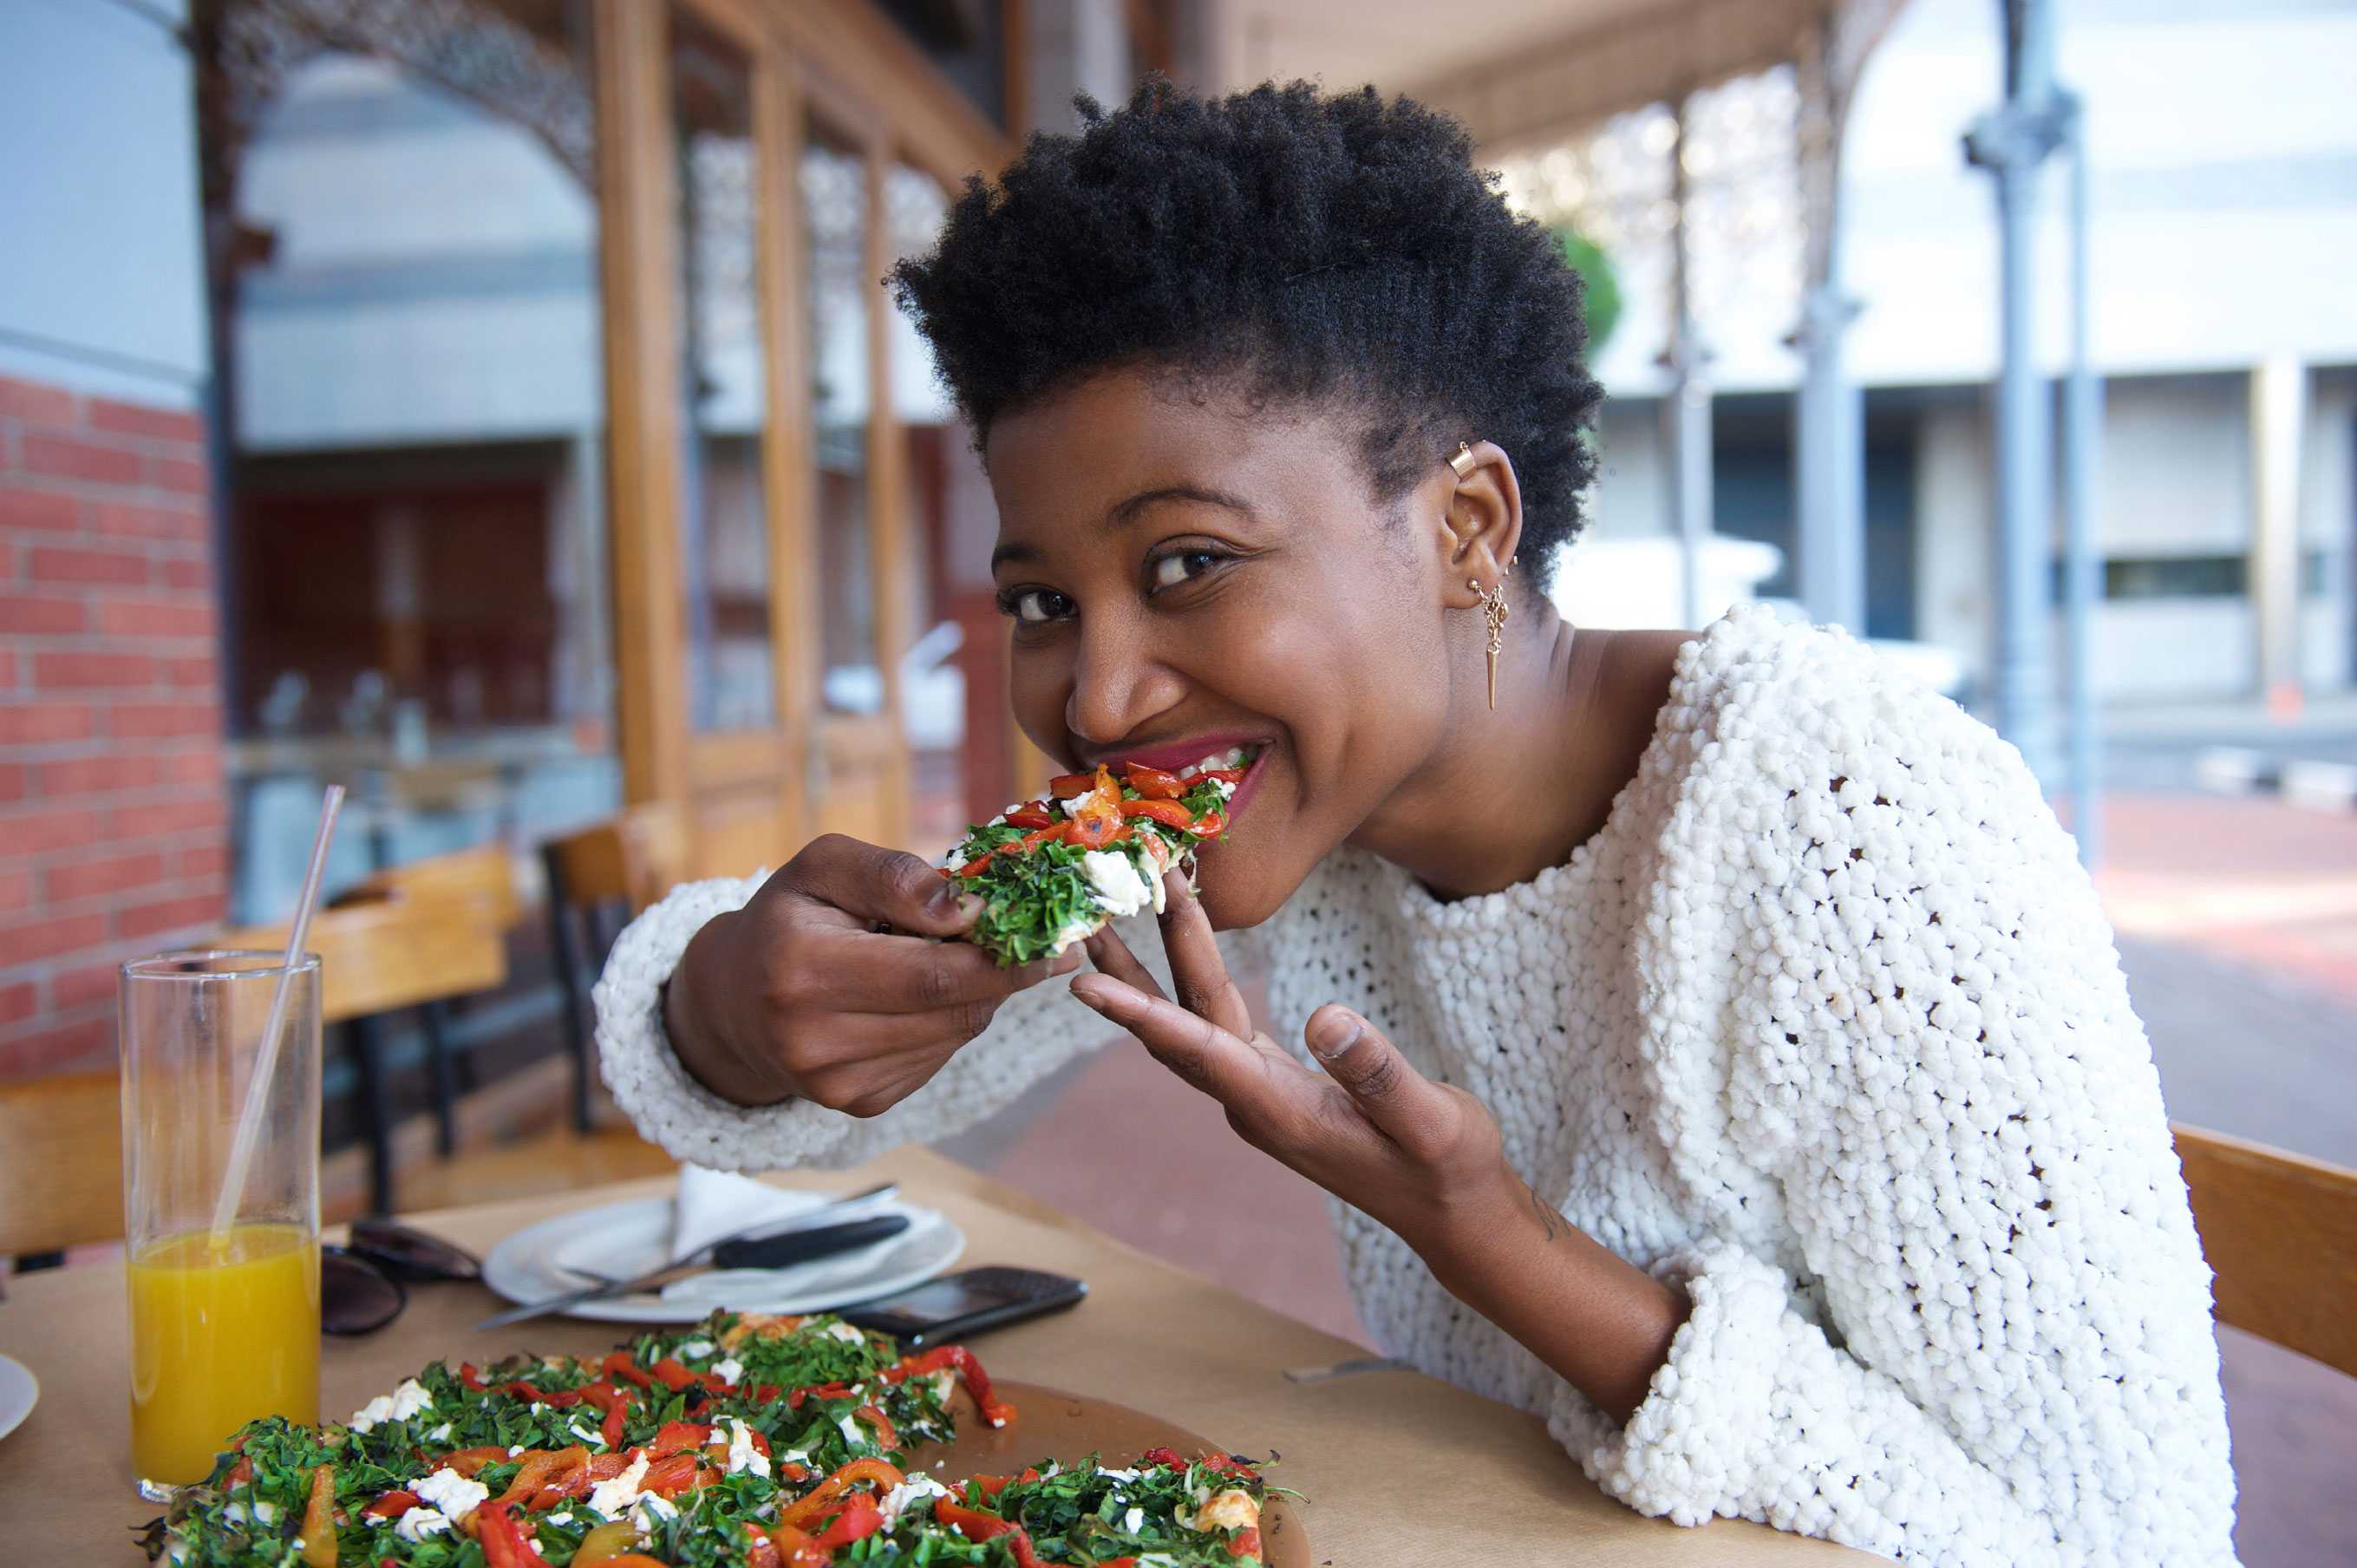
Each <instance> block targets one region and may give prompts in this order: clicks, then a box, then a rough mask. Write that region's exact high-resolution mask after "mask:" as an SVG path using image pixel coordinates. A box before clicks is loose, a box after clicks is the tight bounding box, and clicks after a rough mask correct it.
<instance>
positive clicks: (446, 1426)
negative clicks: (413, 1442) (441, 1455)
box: [425, 1421, 451, 1443]
mask: <svg viewBox="0 0 2357 1568" xmlns="http://www.w3.org/2000/svg"><path fill="white" fill-rule="evenodd" d="M450 1434H451V1427H450V1423H448V1422H447V1421H446V1422H444V1423H442V1424H441V1425H439V1426H437V1427H436V1428H435V1429H434V1430H433V1431H431V1432H429V1433H427V1434H425V1441H426V1442H428V1443H447V1442H449V1441H450Z"/></svg>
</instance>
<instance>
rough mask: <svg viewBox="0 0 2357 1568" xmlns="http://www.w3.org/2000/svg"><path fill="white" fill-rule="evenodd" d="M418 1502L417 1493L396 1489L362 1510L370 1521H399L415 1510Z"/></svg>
mask: <svg viewBox="0 0 2357 1568" xmlns="http://www.w3.org/2000/svg"><path fill="white" fill-rule="evenodd" d="M417 1502H418V1498H417V1494H416V1493H415V1492H404V1491H402V1490H400V1489H399V1488H398V1487H396V1488H395V1489H393V1491H390V1492H387V1493H385V1495H384V1496H382V1497H381V1498H377V1500H376V1501H374V1502H372V1503H371V1504H369V1506H368V1507H366V1508H364V1509H361V1513H362V1514H364V1515H366V1516H367V1517H368V1518H370V1519H399V1518H400V1517H401V1516H402V1515H403V1514H405V1513H407V1512H408V1511H409V1510H410V1509H414V1508H415V1507H416V1506H417Z"/></svg>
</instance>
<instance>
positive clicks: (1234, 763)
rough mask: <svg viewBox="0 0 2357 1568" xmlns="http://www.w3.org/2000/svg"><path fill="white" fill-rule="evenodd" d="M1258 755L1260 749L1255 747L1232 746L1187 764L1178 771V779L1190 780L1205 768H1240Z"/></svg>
mask: <svg viewBox="0 0 2357 1568" xmlns="http://www.w3.org/2000/svg"><path fill="white" fill-rule="evenodd" d="M1259 755H1260V747H1258V746H1230V747H1228V749H1227V750H1225V751H1216V752H1213V753H1212V754H1211V756H1209V757H1205V758H1203V760H1202V761H1200V762H1190V763H1189V764H1188V765H1187V766H1186V767H1184V768H1180V769H1179V778H1181V779H1192V778H1193V777H1195V775H1196V774H1198V773H1201V772H1203V771H1204V770H1206V769H1207V768H1242V767H1243V766H1244V764H1246V763H1247V762H1250V761H1251V760H1252V759H1253V758H1254V757H1258V756H1259Z"/></svg>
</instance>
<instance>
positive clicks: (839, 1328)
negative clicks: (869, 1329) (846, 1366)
mask: <svg viewBox="0 0 2357 1568" xmlns="http://www.w3.org/2000/svg"><path fill="white" fill-rule="evenodd" d="M826 1331H827V1333H828V1335H829V1336H831V1337H834V1338H836V1339H840V1340H842V1341H843V1342H844V1343H845V1344H846V1345H865V1344H866V1343H867V1336H866V1335H865V1334H862V1333H861V1332H859V1330H858V1329H856V1328H854V1327H853V1326H851V1325H849V1324H848V1323H830V1324H828V1325H827V1326H826Z"/></svg>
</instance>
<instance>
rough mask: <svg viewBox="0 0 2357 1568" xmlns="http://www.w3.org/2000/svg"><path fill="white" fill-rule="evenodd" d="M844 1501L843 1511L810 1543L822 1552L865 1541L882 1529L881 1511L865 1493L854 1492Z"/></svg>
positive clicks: (882, 1515)
mask: <svg viewBox="0 0 2357 1568" xmlns="http://www.w3.org/2000/svg"><path fill="white" fill-rule="evenodd" d="M844 1501H845V1504H846V1505H847V1506H846V1507H845V1509H844V1511H843V1512H842V1513H840V1514H838V1515H837V1516H835V1520H834V1523H833V1524H830V1525H828V1526H827V1527H826V1529H825V1530H822V1531H820V1532H819V1538H818V1539H817V1540H816V1541H812V1542H811V1544H812V1545H813V1546H815V1547H817V1548H818V1549H819V1550H820V1551H822V1552H834V1551H835V1550H836V1549H838V1548H840V1547H845V1546H848V1545H850V1544H851V1543H852V1542H853V1541H865V1540H866V1539H867V1538H868V1537H869V1536H871V1535H873V1534H875V1533H876V1532H877V1530H882V1529H883V1528H884V1514H883V1511H882V1510H881V1509H878V1508H877V1506H876V1499H875V1498H871V1497H869V1496H868V1495H867V1494H866V1492H854V1493H852V1494H851V1496H850V1497H848V1498H845V1499H844Z"/></svg>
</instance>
